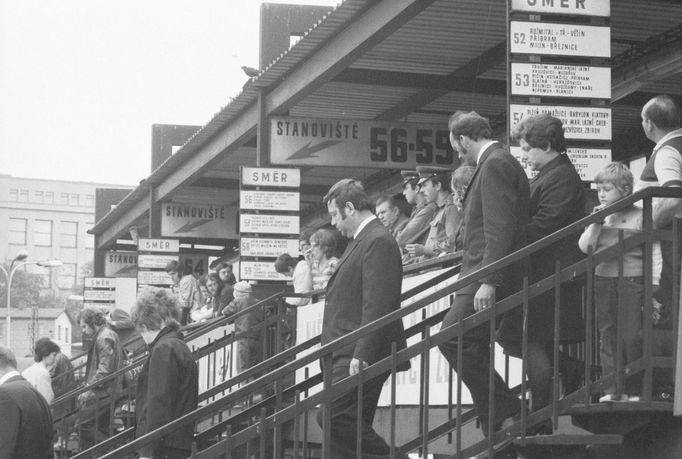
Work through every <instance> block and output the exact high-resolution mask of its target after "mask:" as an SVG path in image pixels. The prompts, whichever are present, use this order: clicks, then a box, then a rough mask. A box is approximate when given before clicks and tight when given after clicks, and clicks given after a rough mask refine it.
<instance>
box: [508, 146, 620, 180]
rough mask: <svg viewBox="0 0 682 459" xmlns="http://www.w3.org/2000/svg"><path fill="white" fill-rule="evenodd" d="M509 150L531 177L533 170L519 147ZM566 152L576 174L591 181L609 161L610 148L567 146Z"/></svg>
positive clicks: (533, 173)
mask: <svg viewBox="0 0 682 459" xmlns="http://www.w3.org/2000/svg"><path fill="white" fill-rule="evenodd" d="M509 150H510V152H511V154H512V156H514V157H515V158H516V159H517V160H518V161H519V162H520V163H521V165H522V166H523V168H524V169H525V171H526V175H528V177H529V178H530V177H533V176H534V175H535V172H533V171H531V170H530V168H529V167H528V163H527V161H526V160H525V159H524V158H523V151H522V150H521V147H510V149H509ZM566 150H567V151H566V154H568V157H569V158H570V159H571V162H572V163H573V165H574V166H575V169H576V171H577V172H578V175H580V178H581V179H582V181H584V182H591V181H593V180H594V177H595V176H596V175H597V173H598V172H599V171H600V170H601V169H602V168H603V167H604V166H606V165H607V164H608V163H610V162H611V150H610V149H608V148H582V147H569V148H567V149H566Z"/></svg>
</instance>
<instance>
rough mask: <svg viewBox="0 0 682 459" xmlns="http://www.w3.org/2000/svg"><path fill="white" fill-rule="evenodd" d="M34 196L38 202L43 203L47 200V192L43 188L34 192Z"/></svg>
mask: <svg viewBox="0 0 682 459" xmlns="http://www.w3.org/2000/svg"><path fill="white" fill-rule="evenodd" d="M33 197H34V198H35V202H37V203H41V204H42V203H43V202H44V201H45V193H44V192H43V191H41V190H36V191H35V193H33Z"/></svg>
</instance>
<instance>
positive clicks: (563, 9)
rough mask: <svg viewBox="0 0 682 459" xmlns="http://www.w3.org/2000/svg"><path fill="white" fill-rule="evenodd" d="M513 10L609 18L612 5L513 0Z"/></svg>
mask: <svg viewBox="0 0 682 459" xmlns="http://www.w3.org/2000/svg"><path fill="white" fill-rule="evenodd" d="M511 10H512V11H525V12H529V13H551V14H570V15H581V16H605V17H608V16H609V15H610V14H611V4H610V1H609V0H511Z"/></svg>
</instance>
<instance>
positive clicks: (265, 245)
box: [239, 237, 298, 258]
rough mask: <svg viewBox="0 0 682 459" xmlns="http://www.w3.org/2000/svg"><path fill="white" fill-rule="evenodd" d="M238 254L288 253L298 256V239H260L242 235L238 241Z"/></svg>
mask: <svg viewBox="0 0 682 459" xmlns="http://www.w3.org/2000/svg"><path fill="white" fill-rule="evenodd" d="M239 247H240V249H239V255H240V256H242V257H273V258H275V257H278V256H280V255H282V254H283V253H288V254H289V255H291V256H292V257H294V258H295V257H297V256H298V239H273V238H268V239H261V238H254V237H242V238H241V239H240V242H239Z"/></svg>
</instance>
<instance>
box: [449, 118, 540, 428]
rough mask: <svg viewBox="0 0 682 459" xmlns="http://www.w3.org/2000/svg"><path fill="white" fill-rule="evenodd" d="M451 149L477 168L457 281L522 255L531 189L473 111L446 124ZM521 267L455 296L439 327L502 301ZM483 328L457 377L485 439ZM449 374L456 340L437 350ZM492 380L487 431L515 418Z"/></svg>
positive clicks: (514, 408)
mask: <svg viewBox="0 0 682 459" xmlns="http://www.w3.org/2000/svg"><path fill="white" fill-rule="evenodd" d="M448 125H449V129H450V143H451V144H452V146H453V148H454V149H455V151H457V152H458V153H459V155H460V158H461V160H462V163H468V164H476V169H475V171H474V175H473V177H472V179H471V183H470V184H469V187H468V188H467V191H466V193H465V195H464V213H463V214H464V215H463V230H462V231H463V241H462V242H463V246H464V247H463V250H464V254H463V260H462V268H461V271H460V277H464V276H467V275H469V274H471V273H473V272H475V271H477V270H478V269H480V268H483V267H485V266H487V265H489V264H490V263H493V262H495V261H497V260H499V259H501V258H503V257H505V256H507V255H509V254H510V253H512V252H514V251H515V250H518V249H520V248H522V247H523V246H524V245H525V240H526V226H527V223H528V202H529V186H528V178H527V177H526V174H525V172H524V171H523V168H522V167H521V165H520V164H519V163H518V161H516V159H514V157H513V156H512V155H511V154H509V152H508V151H507V150H506V149H505V148H504V147H503V146H502V145H501V144H500V143H499V142H495V141H492V140H490V139H491V137H492V129H491V128H490V123H489V122H488V120H487V119H486V118H483V117H482V116H480V115H479V114H478V113H476V112H470V113H456V114H454V115H453V116H452V117H451V118H450V121H449V123H448ZM522 268H523V267H522V266H514V267H511V268H509V269H505V270H502V271H498V272H495V273H493V274H491V275H489V276H487V277H485V278H483V279H480V280H479V281H477V282H473V283H471V284H469V285H467V286H465V287H463V288H462V289H461V290H459V291H457V295H456V297H455V301H454V303H453V305H452V307H451V308H450V311H448V313H447V314H446V315H445V317H444V318H443V323H442V325H441V328H442V329H444V328H446V327H448V326H450V325H452V324H454V323H456V322H457V321H458V319H459V317H460V314H461V316H462V317H467V316H469V315H471V314H474V313H476V312H479V311H482V310H484V309H487V308H490V307H491V306H492V305H493V304H495V301H496V299H501V298H504V297H505V296H507V295H509V294H510V293H512V292H513V291H514V290H515V289H517V288H518V287H519V284H520V280H521V279H522V278H521V275H523V271H524V270H523V269H522ZM489 330H490V327H489V324H488V323H484V324H482V325H480V326H479V327H476V328H474V329H472V330H470V331H468V332H467V333H466V334H465V336H464V344H463V349H462V362H461V363H462V371H461V374H460V376H461V378H462V381H463V382H464V384H466V386H467V387H468V388H469V391H470V392H471V396H472V398H473V401H474V406H475V407H476V411H477V413H478V416H479V419H480V420H481V425H482V428H483V432H484V433H485V434H486V435H487V434H488V430H489V429H488V427H489V419H490V417H489V407H490V400H488V387H489V384H490V379H489V369H490V357H489V351H490V336H489ZM440 350H441V352H442V353H443V355H444V356H445V358H446V359H447V360H448V362H450V365H451V366H452V368H453V369H454V368H457V338H453V339H451V340H450V341H448V342H445V343H443V344H442V345H441V346H440ZM493 374H494V376H493V377H494V380H493V384H494V401H495V404H494V408H495V412H494V413H493V418H492V419H493V422H492V424H493V428H494V429H497V428H499V427H500V426H501V425H502V422H503V421H504V420H505V419H506V418H509V417H512V416H515V415H516V414H517V413H518V412H519V411H520V408H521V407H520V404H519V400H518V399H517V398H516V397H514V395H513V394H512V393H511V391H510V390H509V388H508V387H507V385H506V384H505V383H504V381H503V380H502V378H501V377H500V376H499V375H498V374H497V373H496V372H493Z"/></svg>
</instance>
